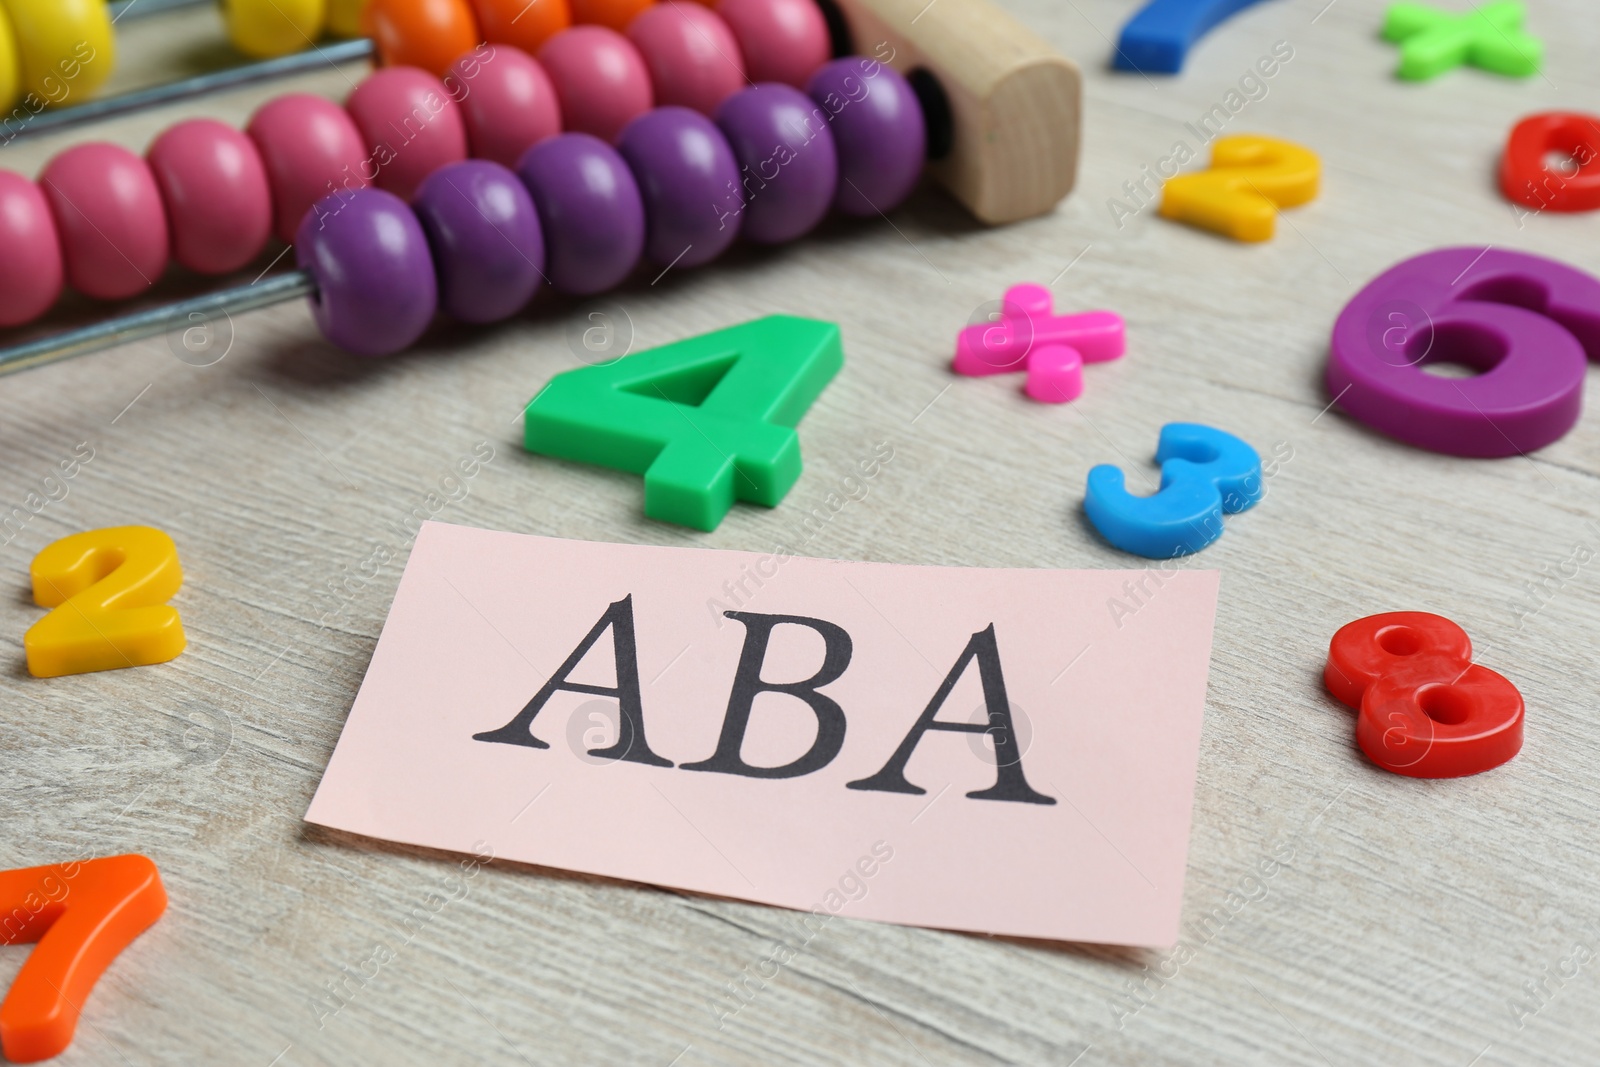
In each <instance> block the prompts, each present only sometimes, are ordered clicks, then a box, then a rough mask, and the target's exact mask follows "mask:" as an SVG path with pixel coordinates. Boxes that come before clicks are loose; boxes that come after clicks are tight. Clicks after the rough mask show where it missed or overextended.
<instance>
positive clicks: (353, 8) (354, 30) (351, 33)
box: [328, 0, 367, 37]
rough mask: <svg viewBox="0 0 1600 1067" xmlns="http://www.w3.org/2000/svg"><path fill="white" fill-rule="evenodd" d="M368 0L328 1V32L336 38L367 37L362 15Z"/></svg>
mask: <svg viewBox="0 0 1600 1067" xmlns="http://www.w3.org/2000/svg"><path fill="white" fill-rule="evenodd" d="M366 9H367V0H328V32H329V33H331V34H333V35H334V36H335V37H365V36H366V35H367V31H366V30H364V29H362V28H361V15H362V13H363V12H364V11H366Z"/></svg>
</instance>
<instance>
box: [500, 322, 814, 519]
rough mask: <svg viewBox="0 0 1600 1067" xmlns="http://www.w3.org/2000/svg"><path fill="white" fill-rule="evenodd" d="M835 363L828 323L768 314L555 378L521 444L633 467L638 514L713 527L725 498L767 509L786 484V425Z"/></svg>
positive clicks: (790, 480) (792, 468)
mask: <svg viewBox="0 0 1600 1067" xmlns="http://www.w3.org/2000/svg"><path fill="white" fill-rule="evenodd" d="M843 365H844V353H843V351H842V349H841V348H840V345H839V327H838V326H836V325H834V324H833V323H831V322H819V321H817V320H816V319H801V318H794V317H791V316H788V315H772V316H769V317H767V318H764V319H757V320H755V321H754V322H747V323H745V324H743V325H741V326H734V327H730V328H729V329H726V330H718V331H716V332H715V333H708V334H705V335H703V336H701V337H692V338H690V339H688V340H686V341H679V342H677V343H676V344H670V345H665V346H663V347H661V348H655V349H651V350H650V351H648V352H640V353H638V354H636V355H632V356H628V357H626V358H624V359H621V360H618V361H617V362H615V363H611V364H608V365H605V366H596V367H583V368H580V369H578V370H572V371H567V372H566V373H565V374H558V375H556V376H555V377H554V378H552V379H551V380H550V384H549V385H547V386H545V388H544V390H543V391H542V392H540V393H539V395H538V396H536V397H534V398H533V400H532V401H530V402H529V404H528V409H527V414H526V426H527V432H526V438H525V442H526V447H527V449H528V451H530V452H540V453H543V454H545V455H548V456H558V457H560V458H562V459H572V460H578V461H580V462H583V463H593V464H596V465H598V466H602V467H612V468H615V469H617V470H623V471H630V472H632V473H635V474H643V475H644V513H645V514H646V515H648V516H650V517H651V518H653V519H659V520H661V521H663V522H675V523H678V524H680V525H683V526H692V527H694V528H695V529H697V530H714V529H716V528H717V524H718V523H720V522H721V521H722V517H723V516H724V515H726V514H727V513H728V509H729V508H731V507H732V506H733V502H734V500H735V499H739V500H747V501H750V502H751V503H755V504H764V505H766V506H767V507H773V506H776V505H777V504H778V502H779V501H781V500H782V499H783V498H784V495H785V494H786V493H788V492H789V490H790V488H791V487H793V485H794V483H795V482H796V481H797V480H798V479H799V477H800V467H801V464H800V435H799V434H798V433H796V432H795V430H794V429H793V427H794V426H795V425H796V424H797V423H798V422H799V421H800V417H801V416H802V415H804V414H805V413H806V410H807V409H808V408H810V406H811V403H812V401H814V400H815V399H816V398H817V397H818V396H819V395H820V394H821V393H822V390H823V389H824V388H825V387H826V386H827V384H828V383H829V382H830V381H832V380H833V376H834V375H835V374H837V373H838V372H839V368H840V367H842V366H843Z"/></svg>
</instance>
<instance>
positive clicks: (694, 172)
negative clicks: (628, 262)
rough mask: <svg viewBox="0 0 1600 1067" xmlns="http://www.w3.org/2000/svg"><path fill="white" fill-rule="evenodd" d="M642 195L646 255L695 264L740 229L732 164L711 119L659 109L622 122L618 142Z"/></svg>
mask: <svg viewBox="0 0 1600 1067" xmlns="http://www.w3.org/2000/svg"><path fill="white" fill-rule="evenodd" d="M617 149H618V151H620V152H621V153H622V158H624V159H626V160H627V161H628V166H629V167H630V168H632V170H633V176H634V178H635V179H636V180H637V181H638V183H639V193H640V195H641V196H642V197H643V199H644V217H645V246H644V254H645V258H647V259H649V260H650V261H651V262H652V263H655V264H658V265H659V266H663V267H665V266H667V265H668V264H676V265H677V266H680V267H698V266H700V265H701V264H703V263H709V262H711V261H712V260H713V259H716V258H717V257H718V256H720V255H721V254H722V253H723V252H725V251H727V248H728V246H729V245H730V244H732V243H733V239H734V238H735V237H737V236H738V235H739V214H740V208H741V207H742V206H743V202H742V200H741V198H740V195H739V164H738V163H736V162H735V161H734V158H733V149H732V148H730V147H729V146H728V140H727V138H725V137H723V136H722V131H721V130H719V129H717V126H716V123H714V122H712V121H711V120H710V119H708V118H706V117H705V116H704V115H702V114H700V113H699V112H698V111H691V110H689V109H688V108H686V107H658V108H656V109H655V110H654V111H651V112H648V113H647V114H644V115H640V116H639V117H638V118H636V119H634V120H633V121H632V122H630V123H628V128H627V129H625V130H623V131H622V140H621V141H620V142H619V143H618V145H617Z"/></svg>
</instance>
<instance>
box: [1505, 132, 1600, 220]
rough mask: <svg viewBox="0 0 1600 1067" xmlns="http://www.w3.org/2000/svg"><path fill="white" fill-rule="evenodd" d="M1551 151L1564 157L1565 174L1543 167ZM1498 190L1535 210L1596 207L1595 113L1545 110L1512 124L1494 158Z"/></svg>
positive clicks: (1599, 138) (1599, 158) (1598, 147)
mask: <svg viewBox="0 0 1600 1067" xmlns="http://www.w3.org/2000/svg"><path fill="white" fill-rule="evenodd" d="M1556 152H1558V153H1561V154H1562V155H1565V156H1566V157H1567V163H1568V164H1570V166H1571V168H1572V169H1571V171H1570V173H1569V172H1568V170H1567V169H1566V166H1562V167H1560V168H1558V169H1557V170H1556V171H1552V170H1550V168H1549V167H1547V166H1545V157H1546V156H1548V155H1550V154H1551V153H1556ZM1500 190H1501V192H1503V193H1505V194H1506V198H1507V199H1509V200H1513V201H1515V202H1516V203H1519V204H1526V205H1527V206H1528V207H1531V208H1537V209H1539V210H1541V211H1594V210H1596V209H1600V116H1595V115H1584V114H1579V113H1577V112H1572V111H1547V112H1544V113H1543V114H1540V115H1530V116H1528V117H1527V118H1525V119H1523V120H1522V121H1521V122H1519V123H1517V124H1516V126H1514V127H1513V128H1512V130H1511V137H1510V138H1509V139H1508V140H1507V141H1506V154H1505V157H1504V158H1503V159H1502V160H1501V162H1500Z"/></svg>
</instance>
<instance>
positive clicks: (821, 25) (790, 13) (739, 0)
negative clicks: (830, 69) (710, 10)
mask: <svg viewBox="0 0 1600 1067" xmlns="http://www.w3.org/2000/svg"><path fill="white" fill-rule="evenodd" d="M717 14H719V15H721V16H722V18H723V19H724V21H726V22H727V23H728V26H729V28H731V29H732V30H733V35H734V37H736V38H737V39H738V41H739V51H740V53H742V54H743V56H744V70H745V73H746V74H747V75H749V77H750V80H751V81H753V82H783V83H784V84H786V85H792V86H794V87H795V88H796V89H804V88H805V87H806V81H807V80H808V79H809V78H810V77H811V75H813V74H815V73H816V72H817V68H818V67H820V66H822V65H823V64H824V63H826V62H827V61H828V60H829V59H831V58H832V57H833V42H832V40H831V39H830V38H829V36H828V23H827V20H825V19H824V18H823V17H822V9H821V8H819V7H818V6H817V5H816V2H815V0H722V2H721V3H719V4H718V5H717Z"/></svg>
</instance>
